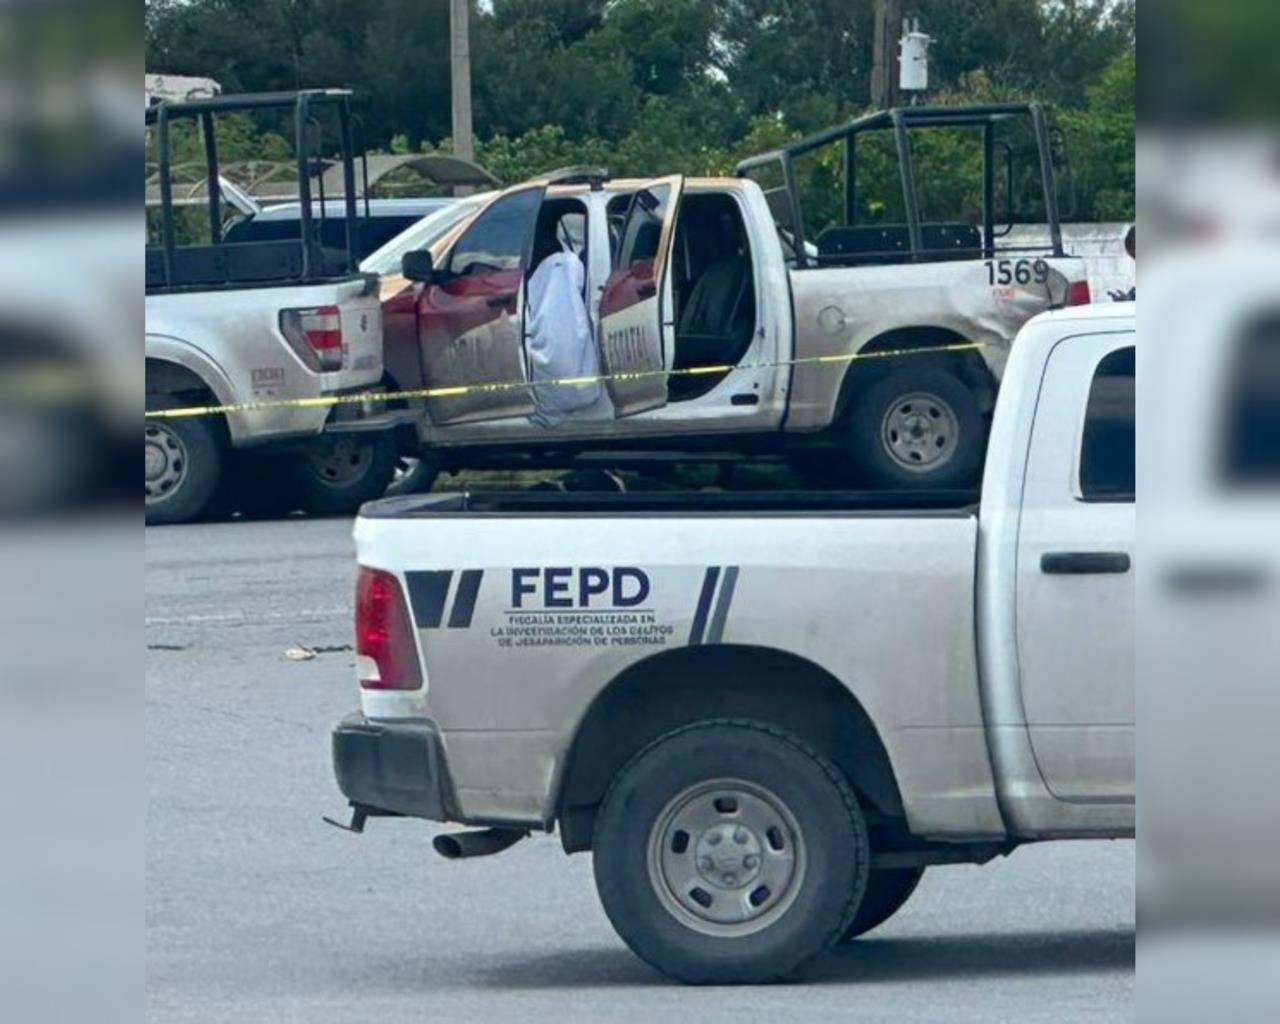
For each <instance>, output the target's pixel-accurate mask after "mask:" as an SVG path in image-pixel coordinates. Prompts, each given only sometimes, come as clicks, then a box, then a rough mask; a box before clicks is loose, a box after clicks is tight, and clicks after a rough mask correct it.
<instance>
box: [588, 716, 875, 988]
mask: <svg viewBox="0 0 1280 1024" xmlns="http://www.w3.org/2000/svg"><path fill="white" fill-rule="evenodd" d="M592 845H593V849H594V862H595V877H596V888H597V890H598V891H599V894H600V902H601V903H602V904H603V905H604V909H605V913H606V914H608V916H609V920H610V921H611V922H612V923H613V926H614V929H615V930H616V931H617V932H618V934H619V935H620V936H621V937H622V938H623V940H624V941H625V942H626V943H627V945H628V946H630V947H631V949H632V951H633V952H635V953H636V954H637V955H638V956H640V957H641V958H642V959H643V960H645V961H647V962H648V963H649V964H651V965H652V966H653V967H656V968H657V969H658V970H659V971H661V972H662V973H663V974H666V975H669V976H670V977H672V978H676V979H678V980H680V981H686V982H691V983H695V984H703V983H721V984H735V983H753V982H763V981H770V980H773V979H777V978H781V977H784V976H785V975H788V974H790V973H791V972H792V971H793V970H795V969H796V968H797V967H798V966H800V965H801V964H802V963H804V962H805V961H806V960H809V959H810V958H811V957H813V956H815V955H817V954H818V953H821V952H822V951H824V950H826V949H828V948H829V947H830V946H832V945H833V944H834V943H835V942H836V941H837V940H838V939H839V938H840V936H841V935H843V934H844V931H845V929H846V928H847V927H848V926H849V922H850V921H852V920H853V917H854V914H855V912H856V911H857V909H858V903H859V901H860V900H861V899H862V891H863V889H864V888H865V886H866V880H867V874H868V864H869V862H870V851H869V847H868V843H867V829H866V823H865V821H864V820H863V816H862V812H861V810H860V809H859V807H858V801H857V798H856V797H855V796H854V793H853V790H852V789H851V788H850V787H849V784H848V782H847V781H846V780H845V779H844V777H843V776H842V775H841V774H840V771H839V769H837V768H836V767H835V765H833V764H832V763H831V762H830V761H828V760H827V759H826V758H824V757H822V756H821V755H819V754H817V753H815V752H814V751H813V750H810V749H809V748H808V747H807V746H805V745H804V744H803V743H802V742H801V741H800V740H798V739H796V738H795V737H793V736H791V735H789V734H787V733H785V732H781V731H779V730H777V729H774V728H772V727H770V726H767V725H763V724H760V723H757V722H745V721H727V720H717V721H709V722H701V723H698V724H696V725H691V726H687V727H685V728H682V729H678V730H676V731H675V732H671V733H668V734H667V735H666V736H664V737H662V738H661V739H659V740H657V741H656V742H654V743H653V744H651V745H650V746H648V747H647V748H645V749H644V750H643V751H641V752H640V753H639V754H637V755H636V756H635V757H634V758H632V760H631V761H630V762H629V763H628V764H627V765H626V766H625V767H624V768H623V769H622V770H621V771H620V772H619V773H618V775H617V777H616V778H615V779H614V781H613V784H612V786H611V787H610V789H609V792H608V793H607V794H606V795H605V799H604V802H603V804H602V805H601V808H600V812H599V815H598V817H597V819H596V825H595V833H594V837H593V842H592Z"/></svg>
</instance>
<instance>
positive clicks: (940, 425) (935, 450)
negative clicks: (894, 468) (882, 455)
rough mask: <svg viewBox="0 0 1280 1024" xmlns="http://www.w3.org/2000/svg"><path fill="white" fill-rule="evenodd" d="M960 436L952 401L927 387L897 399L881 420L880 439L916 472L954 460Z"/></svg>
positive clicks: (903, 464)
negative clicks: (949, 401) (929, 390)
mask: <svg viewBox="0 0 1280 1024" xmlns="http://www.w3.org/2000/svg"><path fill="white" fill-rule="evenodd" d="M959 437H960V420H959V417H957V416H956V413H955V410H954V409H952V408H951V405H950V404H949V403H947V402H946V401H944V400H943V399H941V398H939V397H938V396H937V395H933V394H930V393H928V392H927V391H912V392H911V393H909V394H906V395H902V396H901V397H899V398H897V399H895V400H894V401H893V403H892V404H891V405H890V406H889V407H888V409H886V410H885V414H884V418H883V419H882V420H881V423H880V440H881V443H882V444H883V445H884V450H885V451H886V452H887V453H888V455H889V458H891V459H893V461H894V462H895V463H896V464H897V465H899V466H901V467H902V468H903V469H906V470H910V471H911V472H915V473H923V472H928V471H930V470H934V469H937V468H938V467H939V466H942V465H945V464H946V463H947V462H949V461H951V457H952V455H954V454H955V450H956V442H957V441H958V440H959Z"/></svg>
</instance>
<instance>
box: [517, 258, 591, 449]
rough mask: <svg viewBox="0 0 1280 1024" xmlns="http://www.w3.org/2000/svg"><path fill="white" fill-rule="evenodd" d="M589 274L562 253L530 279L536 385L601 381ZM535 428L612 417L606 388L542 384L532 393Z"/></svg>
mask: <svg viewBox="0 0 1280 1024" xmlns="http://www.w3.org/2000/svg"><path fill="white" fill-rule="evenodd" d="M584 283H585V271H584V269H583V266H582V261H581V260H580V259H578V257H577V256H575V255H573V254H572V253H567V252H560V253H555V254H553V255H551V256H548V257H547V258H546V259H544V260H543V261H542V262H541V263H539V264H538V269H537V270H535V271H534V273H533V276H532V277H531V278H530V279H529V293H528V306H527V313H526V329H527V332H528V334H527V344H528V347H529V362H530V373H531V379H532V381H533V383H534V384H537V383H538V382H539V381H544V380H557V379H561V378H565V377H596V376H599V374H600V359H599V354H598V353H597V352H596V344H595V338H594V336H593V332H592V329H591V321H590V319H589V318H588V316H587V306H586V303H585V302H584V301H583V298H582V292H583V286H584ZM533 395H534V401H535V402H536V404H537V407H538V411H537V412H536V413H534V415H533V416H532V417H531V418H532V419H533V421H534V422H535V423H540V424H542V425H543V426H548V427H552V426H555V425H556V424H557V423H561V422H563V421H564V420H565V419H566V418H567V417H568V416H570V415H573V416H574V417H575V418H577V417H579V416H582V417H589V418H592V419H594V418H596V417H597V416H599V417H605V418H611V417H612V414H613V411H612V409H611V408H610V407H609V397H608V394H607V393H606V392H605V389H604V385H603V384H599V383H596V384H583V385H558V386H550V385H543V386H541V387H536V388H534V389H533Z"/></svg>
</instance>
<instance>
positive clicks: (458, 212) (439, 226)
mask: <svg viewBox="0 0 1280 1024" xmlns="http://www.w3.org/2000/svg"><path fill="white" fill-rule="evenodd" d="M492 195H493V193H492V192H484V193H482V194H480V195H475V196H467V197H466V198H465V199H459V200H458V201H457V202H456V203H450V204H449V205H448V206H446V207H443V208H442V209H439V210H435V211H433V212H432V213H429V214H427V215H426V216H425V217H423V218H422V219H421V220H420V221H418V222H417V223H416V224H414V225H413V226H412V227H410V228H407V229H406V230H404V231H402V232H400V234H398V235H396V237H395V238H393V239H391V241H389V242H388V243H387V244H386V245H384V246H383V247H382V248H381V249H378V250H377V251H376V252H373V253H371V254H370V255H369V256H368V258H367V259H365V260H364V262H363V263H361V264H360V269H361V270H363V271H365V272H366V273H374V274H398V273H399V272H400V259H401V257H402V256H404V254H405V253H407V252H416V251H417V250H418V249H425V248H427V247H428V246H430V245H431V244H432V243H433V242H434V241H435V240H436V239H437V238H439V237H440V236H441V235H443V234H444V233H445V232H446V231H448V230H449V229H450V228H451V227H453V226H454V225H455V224H457V223H458V222H459V221H462V220H464V219H465V218H467V217H469V216H470V215H471V214H473V213H475V211H476V208H477V207H479V206H480V205H481V204H482V203H484V202H485V201H486V200H488V199H489V198H490V197H491V196H492Z"/></svg>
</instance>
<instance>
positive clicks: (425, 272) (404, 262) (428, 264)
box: [400, 249, 437, 284]
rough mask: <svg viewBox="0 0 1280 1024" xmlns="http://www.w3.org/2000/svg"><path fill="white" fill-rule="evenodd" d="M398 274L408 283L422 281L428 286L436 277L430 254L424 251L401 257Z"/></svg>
mask: <svg viewBox="0 0 1280 1024" xmlns="http://www.w3.org/2000/svg"><path fill="white" fill-rule="evenodd" d="M400 273H402V274H403V275H404V276H405V277H407V278H408V279H409V280H410V281H422V282H423V283H424V284H430V283H431V282H432V281H434V280H435V279H436V276H437V275H436V268H435V264H434V263H433V262H432V260H431V253H430V252H428V251H427V250H426V249H418V250H415V251H413V252H407V253H405V254H404V255H403V256H401V257H400Z"/></svg>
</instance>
